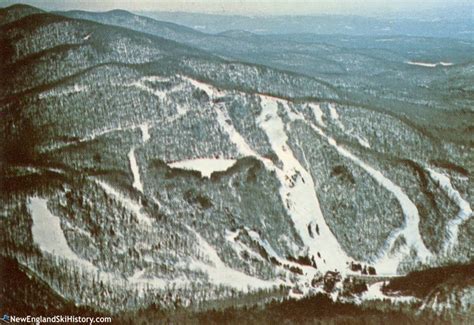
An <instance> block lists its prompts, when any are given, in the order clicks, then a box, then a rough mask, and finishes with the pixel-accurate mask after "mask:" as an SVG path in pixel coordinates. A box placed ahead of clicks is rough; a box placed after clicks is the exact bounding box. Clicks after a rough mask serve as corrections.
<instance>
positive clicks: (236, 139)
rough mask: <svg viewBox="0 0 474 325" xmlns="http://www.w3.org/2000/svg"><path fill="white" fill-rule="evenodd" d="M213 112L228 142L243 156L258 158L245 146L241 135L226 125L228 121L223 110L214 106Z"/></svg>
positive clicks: (232, 127)
mask: <svg viewBox="0 0 474 325" xmlns="http://www.w3.org/2000/svg"><path fill="white" fill-rule="evenodd" d="M215 112H216V115H217V122H218V123H219V125H220V126H221V127H222V129H223V130H224V131H225V132H226V133H227V135H228V136H229V138H230V141H231V142H232V143H234V144H235V146H236V147H237V150H238V151H239V152H240V153H241V154H242V155H243V156H252V157H259V155H258V154H257V153H256V152H255V151H254V150H253V149H252V148H251V147H250V146H249V145H248V144H247V142H246V141H245V139H244V138H243V137H242V135H241V134H240V133H239V132H237V130H236V129H235V128H234V126H233V125H231V124H229V123H227V120H229V119H230V118H229V116H228V115H227V113H226V112H225V111H224V110H223V109H219V108H218V106H216V109H215Z"/></svg>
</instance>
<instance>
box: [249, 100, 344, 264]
mask: <svg viewBox="0 0 474 325" xmlns="http://www.w3.org/2000/svg"><path fill="white" fill-rule="evenodd" d="M260 99H261V106H262V112H261V114H260V116H259V117H258V118H257V123H258V125H259V126H260V127H261V128H262V130H263V131H264V132H265V133H266V135H267V137H268V140H269V142H270V145H271V147H272V149H273V151H274V152H275V154H276V155H277V156H278V158H279V160H280V161H281V162H282V164H283V166H282V169H281V170H280V169H278V170H277V175H278V178H279V179H280V182H281V184H282V186H281V187H280V196H281V197H282V199H283V200H284V203H285V205H286V207H287V210H288V212H289V214H290V216H291V218H292V221H293V223H294V225H295V228H296V230H297V232H298V234H299V236H300V237H301V239H302V240H303V242H304V243H305V245H306V246H307V247H308V248H309V253H310V255H313V256H317V255H318V253H320V254H321V255H322V256H323V259H324V260H325V261H326V266H327V268H328V269H332V270H334V269H337V270H339V271H344V270H345V269H346V268H347V264H346V263H347V262H348V261H349V260H350V258H349V257H348V256H347V254H346V253H345V252H344V250H343V249H342V247H341V246H340V244H339V242H338V241H337V239H336V237H335V236H334V234H333V233H332V232H331V230H330V228H329V226H328V225H327V223H326V221H325V219H324V217H323V213H322V211H321V208H320V205H319V200H318V197H317V195H316V192H315V185H314V181H313V178H312V176H311V174H310V173H309V172H308V171H307V170H305V169H304V168H303V166H302V165H301V164H300V162H299V161H298V159H296V157H295V156H294V154H293V152H292V150H291V148H290V147H289V146H288V143H287V142H288V136H287V134H286V131H285V124H284V123H283V121H282V119H281V118H280V116H279V115H278V102H279V101H278V100H277V99H276V98H273V97H269V96H262V95H261V96H260ZM316 226H318V228H319V235H315V236H314V237H313V236H310V234H309V231H308V227H316ZM320 264H322V263H320Z"/></svg>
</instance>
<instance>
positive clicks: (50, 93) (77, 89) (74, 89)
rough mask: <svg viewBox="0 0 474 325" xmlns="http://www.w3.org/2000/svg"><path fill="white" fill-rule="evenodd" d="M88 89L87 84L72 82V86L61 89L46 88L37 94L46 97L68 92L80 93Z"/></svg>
mask: <svg viewBox="0 0 474 325" xmlns="http://www.w3.org/2000/svg"><path fill="white" fill-rule="evenodd" d="M87 90H89V87H88V86H84V85H79V84H74V85H72V86H68V87H63V89H62V90H61V88H60V89H54V90H48V91H45V92H43V93H41V94H40V95H39V98H40V99H44V98H48V97H56V96H67V95H70V94H75V93H80V92H83V91H87Z"/></svg>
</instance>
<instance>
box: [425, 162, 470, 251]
mask: <svg viewBox="0 0 474 325" xmlns="http://www.w3.org/2000/svg"><path fill="white" fill-rule="evenodd" d="M428 173H429V174H430V177H431V178H432V179H433V180H434V181H435V182H437V183H438V184H439V186H440V187H441V188H442V189H443V190H444V191H445V192H446V194H447V195H448V197H449V198H450V199H451V200H452V201H453V202H454V203H456V204H457V206H458V207H459V212H458V214H457V216H456V218H454V219H452V220H450V221H449V222H448V226H447V231H448V234H449V238H448V240H447V241H446V243H445V246H444V249H445V251H448V250H449V249H451V248H454V246H456V244H457V242H458V232H459V226H460V225H461V224H462V223H463V222H465V221H467V220H468V219H469V218H471V217H472V209H471V207H470V205H469V202H467V201H466V200H464V199H463V198H462V197H461V194H460V193H459V192H458V191H457V190H456V189H455V188H454V187H453V185H452V184H451V180H450V179H449V177H448V176H446V175H444V174H441V173H438V172H436V171H435V170H433V169H430V168H428Z"/></svg>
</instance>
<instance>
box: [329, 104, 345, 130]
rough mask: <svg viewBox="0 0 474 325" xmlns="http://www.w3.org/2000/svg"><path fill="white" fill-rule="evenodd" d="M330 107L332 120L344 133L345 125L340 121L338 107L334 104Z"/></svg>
mask: <svg viewBox="0 0 474 325" xmlns="http://www.w3.org/2000/svg"><path fill="white" fill-rule="evenodd" d="M328 107H329V116H330V117H331V120H332V121H333V122H334V123H335V124H336V125H337V126H338V127H339V128H340V129H341V130H343V131H344V129H345V128H344V124H342V122H341V120H340V119H339V113H338V112H337V109H336V107H335V106H334V105H333V104H328Z"/></svg>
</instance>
